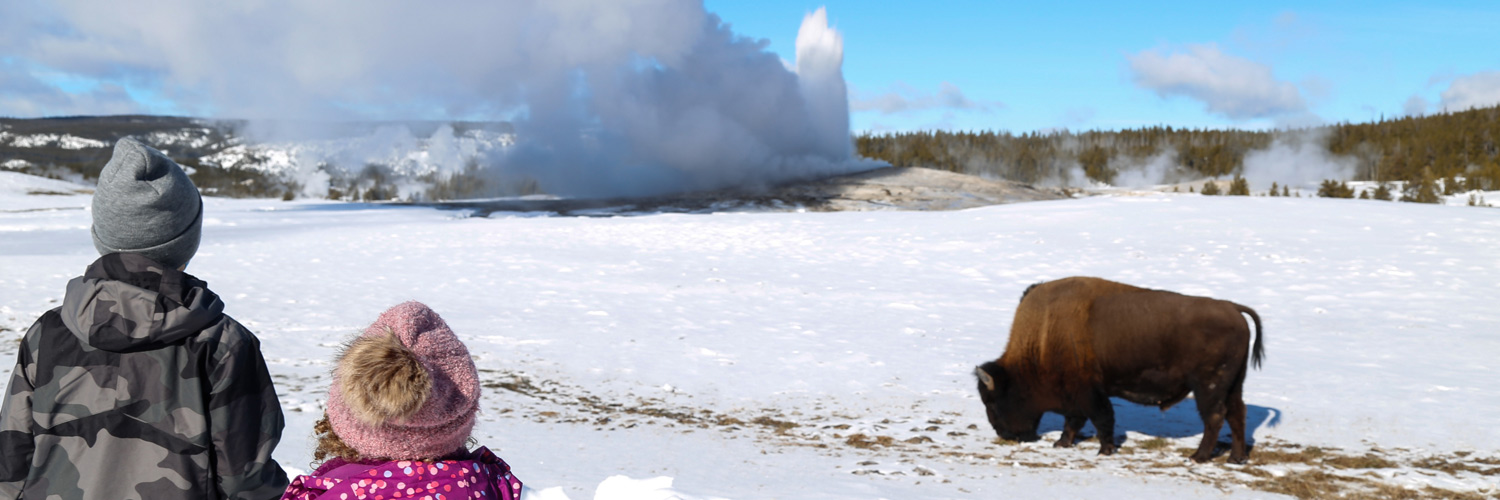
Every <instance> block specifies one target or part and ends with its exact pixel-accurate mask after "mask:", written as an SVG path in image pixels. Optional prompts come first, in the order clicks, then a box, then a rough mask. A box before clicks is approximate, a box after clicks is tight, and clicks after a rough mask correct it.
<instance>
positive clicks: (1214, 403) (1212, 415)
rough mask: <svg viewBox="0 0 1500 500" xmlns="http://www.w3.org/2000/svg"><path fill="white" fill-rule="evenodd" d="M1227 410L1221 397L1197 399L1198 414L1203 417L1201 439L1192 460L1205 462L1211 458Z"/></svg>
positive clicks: (1217, 442)
mask: <svg viewBox="0 0 1500 500" xmlns="http://www.w3.org/2000/svg"><path fill="white" fill-rule="evenodd" d="M1227 411H1228V408H1226V405H1225V404H1224V401H1223V399H1221V398H1206V399H1205V398H1200V399H1198V416H1199V417H1202V418H1203V441H1202V442H1200V443H1198V451H1197V452H1195V453H1193V456H1192V458H1193V461H1194V462H1198V463H1200V464H1201V463H1203V462H1207V461H1209V460H1210V459H1212V458H1213V455H1214V448H1215V447H1216V446H1218V444H1219V429H1222V428H1223V427H1224V414H1225V413H1226V412H1227Z"/></svg>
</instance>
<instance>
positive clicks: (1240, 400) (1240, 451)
mask: <svg viewBox="0 0 1500 500" xmlns="http://www.w3.org/2000/svg"><path fill="white" fill-rule="evenodd" d="M1227 406H1228V410H1229V415H1228V417H1227V418H1228V420H1229V439H1230V445H1229V463H1232V464H1243V463H1245V462H1246V461H1247V459H1249V458H1250V453H1249V452H1248V451H1247V450H1246V449H1245V397H1244V395H1243V394H1242V393H1241V391H1240V389H1239V388H1236V389H1235V391H1234V392H1232V393H1230V394H1229V401H1228V404H1227Z"/></svg>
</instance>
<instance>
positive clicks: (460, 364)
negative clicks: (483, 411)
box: [328, 302, 479, 460]
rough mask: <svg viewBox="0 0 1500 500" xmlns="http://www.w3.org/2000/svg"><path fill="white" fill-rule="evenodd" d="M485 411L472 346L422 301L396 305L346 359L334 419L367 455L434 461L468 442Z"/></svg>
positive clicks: (332, 405)
mask: <svg viewBox="0 0 1500 500" xmlns="http://www.w3.org/2000/svg"><path fill="white" fill-rule="evenodd" d="M478 409H479V378H478V375H477V374H476V371H475V369H474V361H473V360H472V359H471V358H470V357H469V349H468V348H467V347H464V344H463V342H461V341H459V340H458V337H457V336H455V335H453V331H452V330H449V329H448V324H447V323H444V322H443V318H441V317H439V316H438V315H437V313H436V312H433V311H432V309H430V308H428V307H427V306H426V305H423V304H422V303H420V302H406V303H404V304H400V305H397V306H396V307H392V308H390V309H389V310H387V311H386V312H384V313H382V314H381V315H380V318H379V319H377V320H375V324H372V325H370V327H369V328H367V329H365V332H364V333H363V334H361V335H360V336H359V337H356V338H355V339H354V340H353V341H351V342H350V343H349V345H348V346H347V347H346V348H345V349H344V352H343V353H342V354H341V355H340V356H339V359H338V366H337V368H335V369H334V381H333V386H332V387H330V388H329V390H328V423H329V424H330V425H331V426H332V427H333V432H334V433H335V434H338V436H339V439H341V440H343V441H344V443H346V444H348V445H349V447H351V448H354V450H355V451H358V452H359V454H360V456H362V457H366V458H385V459H408V460H416V459H430V458H438V457H442V456H445V455H448V454H451V453H453V452H455V451H458V450H460V449H462V448H463V447H464V443H465V441H467V440H468V439H469V433H470V432H471V431H473V430H474V413H475V412H476V411H478Z"/></svg>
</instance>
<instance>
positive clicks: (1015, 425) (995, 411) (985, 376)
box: [974, 361, 1042, 441]
mask: <svg viewBox="0 0 1500 500" xmlns="http://www.w3.org/2000/svg"><path fill="white" fill-rule="evenodd" d="M974 376H975V377H978V378H979V399H980V400H982V401H984V412H985V415H986V416H988V417H989V419H990V427H994V428H995V434H997V435H999V436H1000V437H1001V438H1002V439H1009V440H1012V441H1036V440H1037V439H1040V438H1039V437H1038V436H1037V435H1036V428H1037V425H1038V424H1040V423H1041V420H1042V413H1041V412H1037V411H1034V410H1032V409H1030V408H1028V406H1029V405H1027V404H1026V401H1025V398H1024V396H1025V394H1024V392H1025V391H1024V390H1022V389H1021V388H1019V387H1014V385H1015V384H1013V383H1012V381H1011V380H1010V377H1009V376H1008V375H1007V374H1006V373H1005V367H1002V366H1000V364H999V363H996V362H994V361H990V362H988V363H985V364H982V365H979V366H976V367H974Z"/></svg>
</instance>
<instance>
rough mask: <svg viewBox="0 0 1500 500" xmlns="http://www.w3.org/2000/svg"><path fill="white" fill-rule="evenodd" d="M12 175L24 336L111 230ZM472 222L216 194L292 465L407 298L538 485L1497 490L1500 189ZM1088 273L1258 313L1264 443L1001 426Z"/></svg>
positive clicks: (1, 213) (223, 289) (217, 253)
mask: <svg viewBox="0 0 1500 500" xmlns="http://www.w3.org/2000/svg"><path fill="white" fill-rule="evenodd" d="M8 179H10V178H9V177H0V336H4V337H6V338H15V337H17V336H19V335H20V334H21V333H22V332H24V330H25V329H26V328H27V326H29V324H30V323H31V322H32V321H33V320H34V319H35V318H36V317H37V316H38V315H40V314H41V313H42V312H43V311H45V310H46V309H49V308H52V307H56V306H57V304H58V302H59V301H60V300H61V299H62V293H63V285H64V284H65V283H66V281H67V280H68V279H69V278H71V277H73V276H75V275H77V274H79V273H80V272H81V271H82V270H83V268H84V266H86V265H87V264H88V263H89V262H91V261H92V260H93V259H94V258H95V257H96V254H95V251H94V249H93V246H92V245H91V244H90V242H89V236H88V225H89V215H88V212H87V211H86V210H82V209H80V208H81V207H86V206H87V205H88V203H89V198H88V196H87V195H82V194H78V195H45V196H44V195H28V194H25V192H26V189H25V188H14V189H12V188H9V187H6V186H11V185H20V184H21V183H20V181H14V182H12V180H8ZM7 182H10V184H6V183H7ZM40 208H55V209H56V210H37V209H40ZM466 215H467V214H466V213H465V212H458V211H440V210H434V209H427V208H407V207H392V206H380V205H363V204H344V203H331V202H280V201H269V200H229V199H217V198H210V199H208V200H207V207H206V213H205V227H204V236H203V246H202V248H201V250H200V251H199V254H198V257H197V258H196V259H195V260H194V261H193V263H192V265H191V267H190V268H189V272H192V273H193V274H195V275H196V276H199V277H201V278H203V279H205V280H207V281H208V282H209V283H210V285H211V286H212V288H213V289H214V290H215V291H217V292H218V293H219V294H221V295H222V296H223V297H224V299H225V301H226V302H227V303H228V312H229V313H230V314H231V315H233V316H234V317H236V318H237V319H239V320H240V321H241V322H243V323H245V324H246V325H247V326H249V327H250V328H251V329H252V330H253V331H255V332H256V333H257V334H258V335H259V336H260V337H261V339H262V340H263V347H264V351H265V355H266V357H267V359H268V360H269V362H270V364H271V370H272V372H273V374H274V376H275V377H276V381H277V383H278V385H279V390H280V391H281V393H282V404H283V407H284V409H285V410H286V413H287V429H286V434H285V437H284V438H283V442H282V445H281V447H280V448H278V449H277V457H278V458H279V459H280V460H281V461H282V463H283V464H285V465H286V466H287V467H289V468H295V469H301V470H306V469H307V468H308V464H309V461H310V452H311V447H312V442H311V439H310V438H309V435H310V433H311V428H312V423H313V421H314V420H316V418H317V417H318V416H319V414H320V413H321V407H320V404H321V399H322V397H323V396H324V394H325V392H326V389H327V383H328V376H327V371H328V370H329V360H330V359H331V357H332V355H333V353H334V350H335V348H336V346H338V345H339V343H340V342H341V341H342V340H344V339H345V338H346V337H347V336H349V335H351V334H353V333H354V332H357V331H359V330H361V329H362V328H363V327H364V326H365V325H366V324H368V322H370V321H372V320H373V319H374V318H375V316H376V315H377V314H379V312H380V311H382V310H384V309H385V308H386V307H389V306H391V305H394V304H396V303H398V302H401V301H404V300H411V299H415V300H421V301H423V302H426V303H427V304H429V305H431V306H432V307H433V308H434V309H435V310H437V311H438V312H439V313H441V314H442V315H443V316H444V317H445V318H446V319H447V320H448V322H449V323H450V324H451V325H452V327H453V329H454V330H455V331H456V332H458V333H459V335H460V336H462V337H463V338H464V339H465V341H466V342H467V343H468V345H469V347H470V349H471V350H472V351H473V353H474V354H475V356H476V358H477V361H476V362H477V363H478V365H479V367H480V368H481V369H482V370H484V373H483V374H482V375H483V377H484V379H485V384H486V387H487V389H486V393H485V396H484V397H485V399H484V401H485V403H484V413H483V415H482V416H481V422H480V424H479V426H478V429H477V431H476V438H478V440H479V441H480V442H481V443H483V444H485V445H488V446H490V447H491V448H492V449H495V450H496V451H497V453H499V454H500V455H501V456H502V457H504V458H505V459H506V460H507V461H508V462H510V463H511V464H512V465H513V467H514V468H515V471H516V474H517V475H518V476H519V477H521V478H522V479H523V480H525V481H526V482H527V484H528V486H530V487H532V488H533V489H534V490H537V491H539V492H541V493H543V494H542V495H539V496H540V497H543V498H553V499H555V498H561V497H563V496H566V497H568V498H572V499H575V500H577V499H588V498H673V497H672V496H671V495H677V497H676V498H683V499H692V498H700V499H709V498H734V499H760V498H791V499H845V498H903V499H912V498H998V497H1001V496H1006V497H1010V496H1020V497H1025V498H1164V497H1167V498H1177V497H1195V498H1197V497H1201V498H1272V497H1277V496H1276V495H1273V494H1270V493H1265V492H1263V491H1256V489H1253V488H1252V487H1250V486H1247V485H1254V484H1257V481H1270V480H1273V479H1275V478H1277V477H1287V476H1289V475H1291V476H1295V475H1296V474H1297V473H1299V472H1302V471H1305V470H1307V469H1309V468H1310V467H1323V466H1321V465H1318V464H1317V463H1313V464H1311V465H1310V464H1303V463H1296V462H1288V463H1282V462H1276V461H1274V460H1270V458H1271V457H1273V456H1275V455H1274V454H1273V453H1272V452H1273V451H1277V450H1280V451H1282V452H1290V451H1292V450H1298V449H1306V447H1313V446H1316V447H1319V448H1320V449H1321V450H1325V451H1326V452H1328V453H1331V454H1337V455H1341V456H1352V457H1361V456H1375V457H1379V458H1381V459H1383V460H1385V462H1381V463H1380V465H1381V466H1378V467H1364V468H1353V469H1348V470H1345V469H1344V468H1333V467H1323V469H1327V470H1328V471H1330V473H1333V474H1336V475H1339V474H1343V475H1348V476H1355V475H1359V476H1361V477H1366V478H1374V479H1363V480H1365V481H1374V482H1378V483H1379V484H1387V485H1393V486H1396V487H1417V488H1419V487H1426V486H1435V487H1440V488H1445V489H1449V490H1453V491H1461V492H1469V493H1471V494H1475V495H1480V496H1492V495H1497V494H1500V475H1497V472H1500V454H1497V450H1500V384H1497V383H1496V382H1495V380H1497V379H1500V373H1497V367H1496V359H1500V307H1497V302H1496V298H1497V297H1500V210H1497V209H1493V208H1480V207H1461V206H1436V205H1417V204H1409V203H1390V202H1379V201H1361V200H1330V199H1316V198H1255V197H1204V196H1198V195H1187V194H1181V195H1173V194H1150V195H1140V196H1127V195H1117V196H1099V197H1091V198H1083V199H1073V200H1063V201H1051V202H1035V203H1024V204H1015V205H1003V206H994V207H987V208H980V209H972V210H964V211H957V212H877V213H869V212H864V213H855V212H842V213H736V214H722V215H651V216H642V217H615V218H558V217H545V216H533V215H528V214H509V215H507V214H494V215H491V216H490V217H488V218H471V217H467V216H466ZM1072 275H1094V276H1101V277H1106V278H1111V279H1116V280H1120V281H1125V282H1128V283H1132V284H1137V285H1142V286H1148V287H1154V288H1164V289H1170V290H1175V291H1180V292H1184V293H1190V294H1199V295H1210V296H1214V297H1218V298H1223V299H1228V300H1233V301H1236V302H1239V303H1242V304H1245V305H1248V306H1250V307H1253V308H1255V309H1256V310H1257V311H1259V313H1260V315H1261V317H1262V318H1263V319H1264V320H1265V342H1266V352H1267V360H1266V364H1265V367H1264V369H1263V370H1260V371H1253V372H1251V374H1250V375H1249V378H1248V381H1247V383H1246V388H1245V399H1246V402H1247V403H1248V405H1249V414H1250V428H1251V429H1252V431H1253V438H1252V441H1253V442H1254V443H1256V444H1257V447H1256V450H1255V451H1254V452H1252V454H1251V460H1252V464H1251V465H1249V466H1230V465H1225V464H1223V463H1222V462H1221V463H1213V464H1206V465H1193V464H1191V463H1190V462H1188V461H1186V460H1185V459H1183V458H1182V453H1180V452H1179V451H1178V450H1177V449H1178V448H1185V447H1190V446H1193V445H1195V444H1196V442H1197V440H1198V436H1197V435H1198V434H1199V433H1201V424H1199V422H1198V420H1197V417H1196V413H1195V412H1194V410H1193V409H1192V408H1193V406H1192V402H1191V401H1189V402H1184V403H1183V404H1182V405H1179V406H1177V407H1175V408H1173V409H1172V410H1171V411H1168V412H1165V413H1163V412H1160V411H1158V410H1155V409H1151V408H1145V407H1140V406H1135V405H1131V404H1129V403H1124V402H1117V410H1116V411H1117V412H1118V419H1119V424H1118V426H1119V429H1120V431H1119V432H1122V433H1126V436H1125V437H1126V442H1125V443H1124V448H1125V451H1124V452H1122V453H1121V454H1118V455H1115V456H1112V457H1097V456H1095V455H1094V453H1095V452H1096V451H1097V449H1098V445H1097V443H1096V442H1093V441H1089V442H1084V443H1081V444H1080V445H1079V447H1078V448H1075V449H1067V450H1055V449H1052V448H1050V445H1049V443H1050V439H1055V437H1056V435H1057V433H1058V431H1059V430H1060V428H1061V419H1060V418H1056V417H1055V416H1049V418H1048V419H1046V420H1044V422H1043V429H1042V430H1043V431H1047V433H1048V434H1050V438H1045V437H1044V440H1043V441H1042V442H1038V443H1025V444H997V443H995V442H994V433H993V432H992V431H990V429H989V428H988V424H987V422H985V419H984V412H983V409H982V408H983V407H982V404H981V403H980V402H979V400H978V398H977V394H976V393H975V388H974V386H975V382H974V380H973V376H972V375H971V373H972V370H973V367H974V366H975V365H976V364H978V363H980V362H983V361H985V360H988V359H993V358H995V357H997V356H999V354H1000V353H1001V351H1002V350H1003V348H1004V345H1005V340H1006V336H1007V333H1008V328H1009V325H1010V319H1011V316H1012V314H1013V313H1014V310H1015V306H1016V303H1017V301H1018V299H1019V297H1020V294H1021V291H1022V290H1024V289H1025V287H1026V286H1028V285H1030V284H1032V283H1036V282H1038V281H1043V280H1048V279H1055V278H1061V277H1065V276H1072ZM0 346H3V347H0V356H3V357H9V356H13V355H14V354H13V353H14V350H15V344H14V342H0ZM9 365H10V363H8V362H7V363H0V366H4V367H5V368H0V370H4V371H0V375H4V374H5V373H6V372H8V368H9ZM1226 432H1227V431H1226ZM1086 434H1087V435H1092V429H1091V428H1090V429H1089V430H1087V431H1086ZM1157 438H1160V439H1157ZM1434 460H1437V461H1441V462H1443V463H1449V464H1459V466H1456V467H1449V468H1447V470H1443V468H1441V467H1437V466H1434V465H1433V464H1435V463H1437V462H1434ZM1320 470H1322V469H1320ZM613 476H625V477H613ZM657 477H669V478H672V479H670V480H666V479H657V480H652V479H651V478H657ZM627 478H634V479H627ZM549 488H550V489H549ZM1262 489H1264V488H1263V487H1262Z"/></svg>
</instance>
